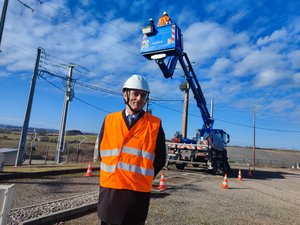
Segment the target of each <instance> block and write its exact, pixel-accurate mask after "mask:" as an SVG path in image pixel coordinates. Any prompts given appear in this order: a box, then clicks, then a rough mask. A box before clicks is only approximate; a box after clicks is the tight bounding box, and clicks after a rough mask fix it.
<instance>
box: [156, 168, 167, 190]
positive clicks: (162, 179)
mask: <svg viewBox="0 0 300 225" xmlns="http://www.w3.org/2000/svg"><path fill="white" fill-rule="evenodd" d="M166 188H167V187H166V185H165V173H164V171H162V173H161V177H160V181H159V186H158V189H160V190H165V189H166Z"/></svg>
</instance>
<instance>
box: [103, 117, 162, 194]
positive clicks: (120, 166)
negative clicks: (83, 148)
mask: <svg viewBox="0 0 300 225" xmlns="http://www.w3.org/2000/svg"><path fill="white" fill-rule="evenodd" d="M159 127H160V119H159V118H157V117H154V116H152V115H150V114H149V113H145V114H144V115H143V116H142V117H141V118H140V119H139V120H138V121H137V122H136V123H135V124H134V125H133V127H132V128H131V129H130V130H128V128H127V126H126V123H125V121H124V119H123V117H122V112H121V111H120V112H116V113H111V114H109V115H107V116H106V118H105V121H104V132H103V138H102V141H101V144H100V155H101V168H100V186H102V187H106V188H113V189H127V190H133V191H139V192H150V191H151V188H152V180H153V178H154V168H153V161H154V158H155V154H154V150H155V145H156V138H157V135H158V130H159Z"/></svg>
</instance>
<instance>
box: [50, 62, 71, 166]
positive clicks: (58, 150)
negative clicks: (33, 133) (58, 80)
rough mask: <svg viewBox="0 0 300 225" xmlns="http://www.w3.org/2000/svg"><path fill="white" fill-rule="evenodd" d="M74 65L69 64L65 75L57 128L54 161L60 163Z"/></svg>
mask: <svg viewBox="0 0 300 225" xmlns="http://www.w3.org/2000/svg"><path fill="white" fill-rule="evenodd" d="M74 66H75V65H69V74H68V77H67V82H66V93H65V100H64V108H63V113H62V118H61V126H60V130H59V136H58V141H57V148H56V159H55V160H56V163H61V161H62V159H61V153H62V152H63V151H64V147H65V146H64V143H65V130H66V121H67V115H68V108H69V102H70V101H72V100H73V97H74V90H73V88H72V73H73V69H74Z"/></svg>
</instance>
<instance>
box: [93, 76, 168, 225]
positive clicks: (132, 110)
mask: <svg viewBox="0 0 300 225" xmlns="http://www.w3.org/2000/svg"><path fill="white" fill-rule="evenodd" d="M122 92H123V98H124V102H125V104H126V108H125V109H124V110H122V111H119V112H114V113H110V114H108V115H107V116H106V118H105V120H104V122H103V124H102V128H101V131H100V134H99V156H100V161H101V167H100V193H99V201H98V217H99V219H100V220H101V222H100V224H101V225H112V224H114V225H127V224H128V225H129V224H130V225H143V224H145V221H146V218H147V214H148V208H149V202H150V191H151V188H152V180H153V179H154V178H155V176H156V175H157V174H158V173H159V171H160V170H161V169H162V168H163V167H164V165H165V163H166V147H165V134H164V131H163V128H162V125H161V120H160V119H159V118H157V117H155V116H152V115H151V114H149V113H148V112H145V111H144V110H143V107H144V105H145V103H146V102H147V101H148V98H149V93H150V89H149V85H148V82H147V80H146V79H145V78H144V77H143V76H140V75H136V74H135V75H132V76H131V77H129V78H128V79H127V81H126V82H125V83H124V86H123V90H122Z"/></svg>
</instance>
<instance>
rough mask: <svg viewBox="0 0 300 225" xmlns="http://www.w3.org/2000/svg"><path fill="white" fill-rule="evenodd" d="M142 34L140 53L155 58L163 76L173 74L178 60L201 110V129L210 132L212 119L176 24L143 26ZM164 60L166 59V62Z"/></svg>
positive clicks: (151, 58)
mask: <svg viewBox="0 0 300 225" xmlns="http://www.w3.org/2000/svg"><path fill="white" fill-rule="evenodd" d="M143 34H144V36H143V42H142V48H141V50H140V53H141V54H142V55H143V56H144V57H146V58H147V59H149V60H155V61H156V63H157V64H158V66H159V68H160V69H161V71H162V72H163V75H164V77H165V78H171V77H172V76H173V73H174V70H175V67H176V64H177V61H179V63H180V65H181V67H182V69H183V71H184V74H185V78H186V80H187V82H188V83H189V85H190V88H191V90H192V92H193V94H194V98H195V100H196V102H197V106H198V108H199V109H200V112H201V116H202V119H203V122H204V124H203V128H202V131H205V132H207V133H210V131H211V130H212V127H213V124H214V120H213V118H212V117H211V115H210V113H209V111H208V109H207V107H206V101H205V98H204V95H203V92H202V89H201V86H200V84H199V82H198V79H197V77H196V74H195V72H194V69H193V67H192V64H191V62H190V60H189V58H188V56H187V54H186V53H185V52H184V51H183V41H182V35H181V30H180V29H179V27H178V26H177V25H176V24H170V25H167V26H162V27H157V28H155V27H149V26H148V27H144V28H143ZM165 60H166V61H167V60H168V62H167V64H166V63H165Z"/></svg>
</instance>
